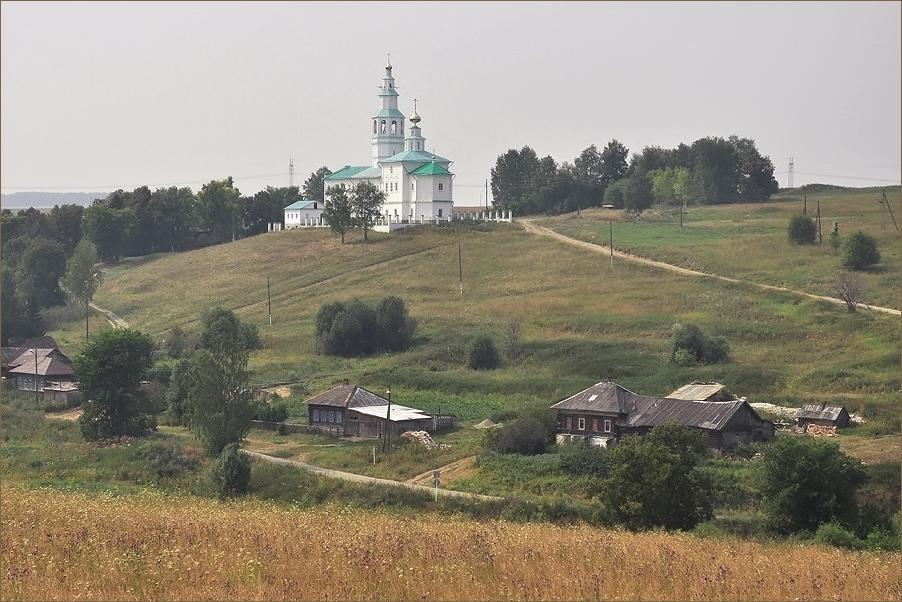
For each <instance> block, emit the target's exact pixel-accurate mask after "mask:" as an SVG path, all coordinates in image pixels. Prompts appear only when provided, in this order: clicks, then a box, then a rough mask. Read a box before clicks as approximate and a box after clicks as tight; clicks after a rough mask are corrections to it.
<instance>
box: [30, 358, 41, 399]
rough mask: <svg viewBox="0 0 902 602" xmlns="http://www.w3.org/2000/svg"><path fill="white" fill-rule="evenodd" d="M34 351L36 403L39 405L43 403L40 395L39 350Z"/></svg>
mask: <svg viewBox="0 0 902 602" xmlns="http://www.w3.org/2000/svg"><path fill="white" fill-rule="evenodd" d="M31 351H32V353H34V403H35V405H37V406H40V405H41V399H40V397H39V395H38V350H37V348H35V349H32V350H31Z"/></svg>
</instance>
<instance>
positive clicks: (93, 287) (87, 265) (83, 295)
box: [62, 239, 103, 338]
mask: <svg viewBox="0 0 902 602" xmlns="http://www.w3.org/2000/svg"><path fill="white" fill-rule="evenodd" d="M101 282H103V272H102V271H101V270H100V267H99V266H98V265H97V248H96V247H95V246H94V243H92V242H91V241H90V240H87V239H85V240H82V241H81V242H79V243H78V246H76V247H75V254H73V255H72V257H71V258H69V261H68V262H66V275H65V276H64V277H63V281H62V285H63V288H64V289H65V291H66V294H67V295H68V296H69V298H70V299H71V300H72V301H75V302H78V303H83V304H84V306H85V338H87V337H88V317H89V315H90V307H89V306H90V304H91V300H93V299H94V293H96V292H97V289H98V288H99V287H100V283H101Z"/></svg>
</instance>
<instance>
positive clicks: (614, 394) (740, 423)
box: [551, 382, 774, 452]
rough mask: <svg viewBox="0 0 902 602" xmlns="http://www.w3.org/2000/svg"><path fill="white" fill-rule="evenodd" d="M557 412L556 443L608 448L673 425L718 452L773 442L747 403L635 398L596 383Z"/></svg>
mask: <svg viewBox="0 0 902 602" xmlns="http://www.w3.org/2000/svg"><path fill="white" fill-rule="evenodd" d="M551 407H552V409H554V410H556V412H557V441H558V443H567V442H574V441H585V442H587V443H589V444H590V445H603V446H607V445H610V444H611V443H614V442H616V441H617V440H619V439H620V438H622V437H624V436H627V435H633V434H644V433H647V432H648V431H650V430H651V429H652V428H654V427H656V426H659V425H661V424H664V423H665V422H667V421H668V420H675V421H677V422H679V423H680V424H683V425H685V426H689V427H692V428H696V429H699V430H702V431H704V432H705V433H706V435H707V444H708V448H709V449H711V450H712V451H715V452H721V451H723V450H724V449H729V448H730V447H733V446H734V445H736V444H738V443H740V442H750V441H758V440H764V439H771V438H773V436H774V425H773V423H772V422H769V421H767V420H763V419H762V418H761V417H760V416H759V415H758V413H757V412H755V410H754V409H753V408H752V407H751V406H750V405H749V404H748V403H747V402H746V401H745V400H734V401H699V400H686V399H672V398H668V397H647V396H644V395H637V394H635V393H633V392H632V391H629V390H628V389H625V388H623V387H621V386H620V385H618V384H616V383H614V382H604V383H598V384H596V385H593V386H591V387H589V388H588V389H586V390H584V391H581V392H579V393H577V394H576V395H573V396H572V397H568V398H567V399H565V400H563V401H561V402H558V403H556V404H554V405H553V406H551Z"/></svg>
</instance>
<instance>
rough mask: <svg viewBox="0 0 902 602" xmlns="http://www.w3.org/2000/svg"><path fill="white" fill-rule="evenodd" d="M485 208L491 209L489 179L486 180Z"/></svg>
mask: <svg viewBox="0 0 902 602" xmlns="http://www.w3.org/2000/svg"><path fill="white" fill-rule="evenodd" d="M485 210H486V211H488V210H489V180H488V178H486V180H485Z"/></svg>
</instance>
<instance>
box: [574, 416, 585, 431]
mask: <svg viewBox="0 0 902 602" xmlns="http://www.w3.org/2000/svg"><path fill="white" fill-rule="evenodd" d="M576 428H578V429H579V430H581V431H584V430H586V419H585V418H580V419H579V423H578V424H577V427H576Z"/></svg>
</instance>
